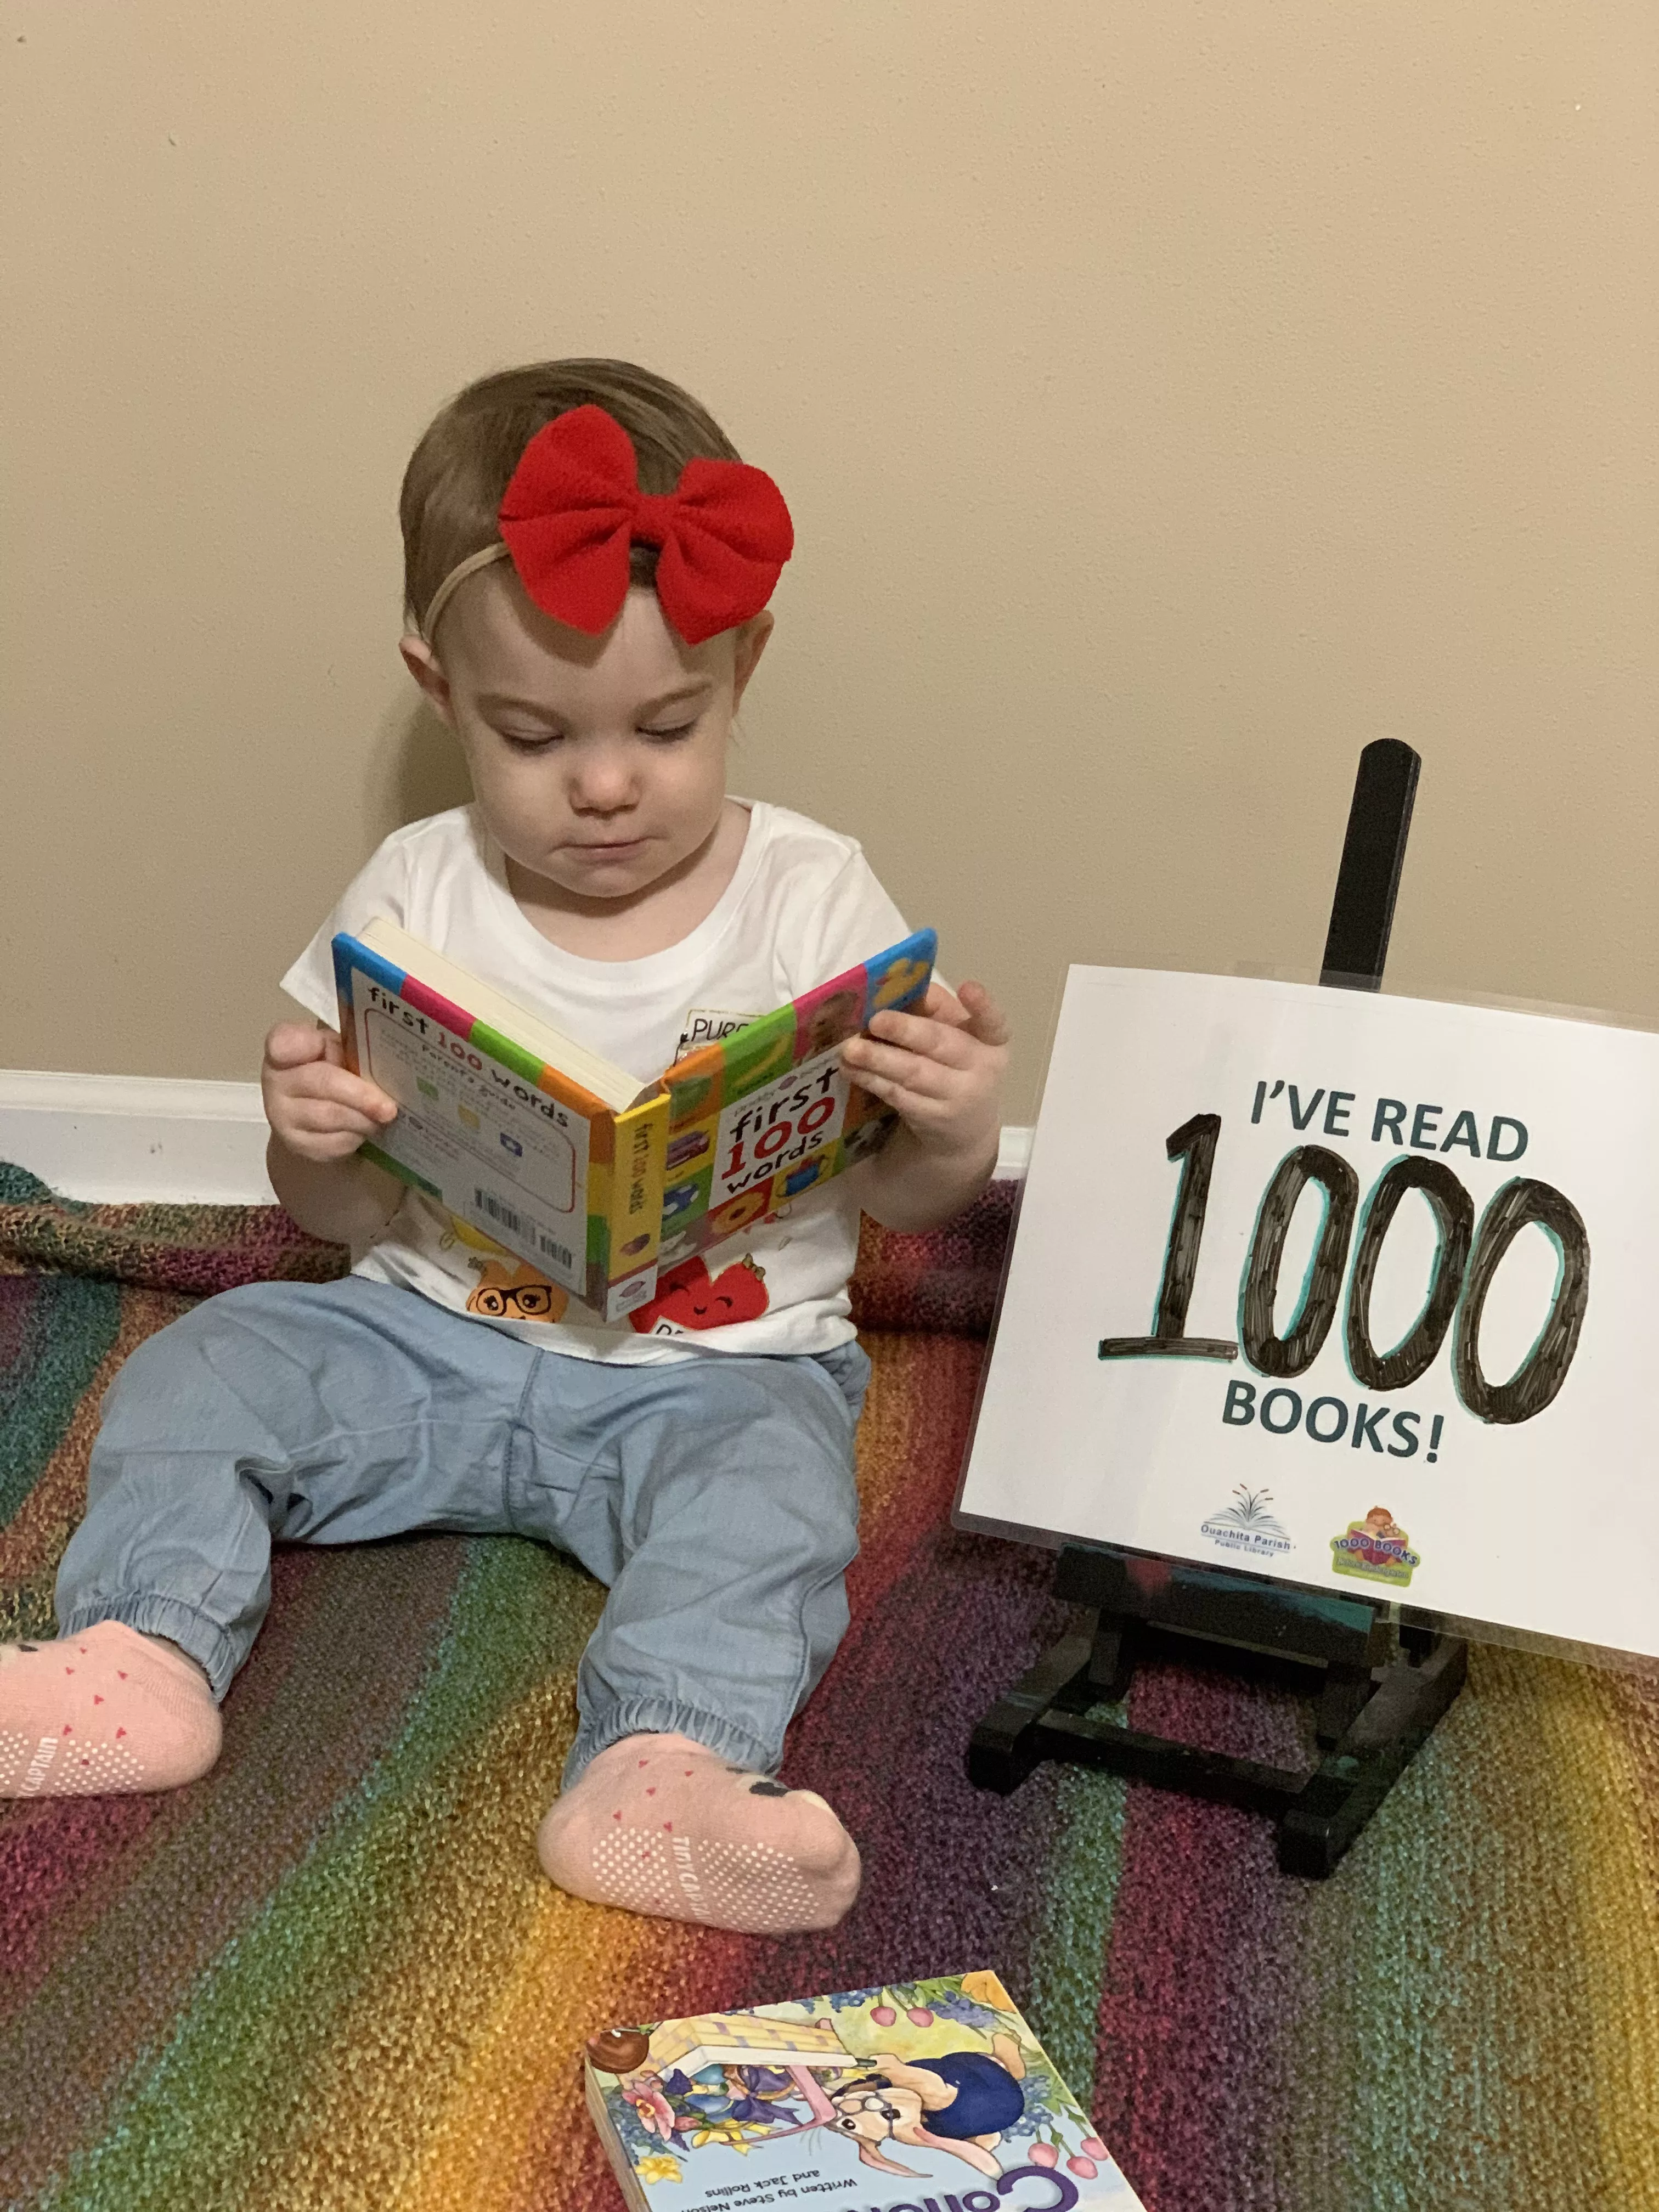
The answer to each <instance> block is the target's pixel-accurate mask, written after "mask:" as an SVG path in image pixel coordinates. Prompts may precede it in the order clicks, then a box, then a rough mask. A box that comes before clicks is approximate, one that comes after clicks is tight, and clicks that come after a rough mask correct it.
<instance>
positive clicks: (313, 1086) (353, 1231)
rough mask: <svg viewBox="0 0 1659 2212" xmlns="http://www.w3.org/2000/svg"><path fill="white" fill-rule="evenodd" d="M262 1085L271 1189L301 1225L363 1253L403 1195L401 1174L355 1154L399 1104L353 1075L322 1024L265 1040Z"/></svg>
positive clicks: (294, 1026)
mask: <svg viewBox="0 0 1659 2212" xmlns="http://www.w3.org/2000/svg"><path fill="white" fill-rule="evenodd" d="M260 1087H261V1089H262V1091H264V1102H265V1118H266V1120H267V1121H269V1122H270V1144H269V1145H268V1146H266V1147H265V1169H266V1172H267V1173H268V1174H269V1176H270V1186H271V1188H272V1189H273V1190H274V1191H275V1192H276V1195H277V1197H278V1198H279V1199H280V1200H282V1202H283V1207H284V1209H285V1210H286V1211H287V1212H289V1214H290V1215H291V1216H292V1217H293V1218H294V1219H295V1221H297V1222H298V1223H299V1225H300V1226H301V1229H305V1230H308V1231H310V1233H311V1235H312V1236H313V1237H325V1238H326V1239H327V1241H328V1242H329V1243H335V1244H349V1245H350V1247H351V1248H352V1249H353V1250H354V1251H361V1250H362V1248H363V1247H364V1246H365V1245H366V1244H367V1243H368V1241H369V1239H370V1238H371V1237H373V1236H374V1233H375V1231H377V1230H380V1229H382V1228H384V1227H385V1225H386V1223H387V1222H388V1221H389V1220H390V1219H391V1218H392V1213H393V1212H394V1210H395V1209H396V1206H397V1204H398V1199H399V1198H400V1197H401V1196H402V1195H403V1185H402V1184H401V1183H400V1182H398V1178H397V1177H396V1176H391V1175H388V1174H387V1173H386V1170H385V1169H384V1168H378V1167H376V1166H375V1164H374V1162H373V1160H364V1159H359V1158H357V1148H358V1146H360V1145H361V1144H362V1141H363V1139H364V1138H365V1137H369V1136H373V1135H374V1133H375V1131H376V1130H378V1129H381V1128H384V1127H385V1126H386V1123H387V1122H388V1121H391V1120H392V1118H393V1116H394V1115H396V1113H397V1111H398V1107H397V1102H396V1101H395V1100H394V1099H392V1098H389V1097H387V1096H386V1092H385V1091H382V1090H381V1089H380V1086H379V1085H378V1084H374V1083H367V1082H364V1081H363V1080H362V1078H361V1077H358V1076H356V1075H354V1074H353V1073H351V1071H350V1069H349V1067H348V1066H346V1064H345V1054H344V1052H343V1049H342V1048H341V1044H340V1040H339V1038H338V1037H337V1036H336V1035H335V1034H334V1032H333V1030H331V1029H327V1028H325V1026H324V1025H323V1024H322V1023H321V1022H319V1023H317V1024H315V1025H314V1026H313V1027H311V1028H307V1026H306V1024H304V1023H303V1022H278V1023H277V1024H276V1028H275V1029H274V1030H272V1031H271V1032H270V1036H268V1037H267V1038H266V1039H265V1057H264V1067H263V1068H262V1069H261V1071H260Z"/></svg>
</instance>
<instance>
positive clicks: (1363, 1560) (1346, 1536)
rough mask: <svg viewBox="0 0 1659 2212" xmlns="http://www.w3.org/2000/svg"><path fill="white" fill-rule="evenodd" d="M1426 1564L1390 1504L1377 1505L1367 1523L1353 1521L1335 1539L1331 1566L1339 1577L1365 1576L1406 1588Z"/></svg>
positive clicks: (1366, 1518) (1333, 1539) (1370, 1513)
mask: <svg viewBox="0 0 1659 2212" xmlns="http://www.w3.org/2000/svg"><path fill="white" fill-rule="evenodd" d="M1422 1564H1423V1562H1422V1559H1421V1558H1420V1557H1419V1554H1418V1553H1415V1552H1413V1550H1412V1548H1411V1547H1410V1545H1409V1544H1408V1543H1407V1541H1406V1532H1405V1530H1404V1529H1403V1528H1401V1527H1400V1526H1399V1525H1398V1523H1397V1522H1395V1517H1394V1516H1393V1514H1392V1513H1390V1512H1389V1509H1388V1507H1387V1506H1386V1505H1373V1506H1372V1508H1371V1510H1370V1512H1369V1513H1368V1514H1367V1515H1366V1516H1365V1517H1364V1520H1363V1521H1350V1522H1349V1523H1348V1525H1347V1528H1346V1529H1345V1530H1344V1532H1343V1534H1341V1535H1340V1536H1333V1537H1332V1539H1331V1566H1332V1569H1333V1571H1334V1572H1335V1573H1337V1574H1339V1575H1363V1576H1364V1577H1365V1579H1366V1581H1367V1582H1373V1583H1395V1584H1396V1585H1397V1586H1398V1587H1399V1588H1400V1589H1404V1588H1405V1587H1406V1584H1407V1583H1408V1582H1410V1580H1411V1578H1412V1570H1413V1568H1414V1567H1420V1566H1421V1565H1422Z"/></svg>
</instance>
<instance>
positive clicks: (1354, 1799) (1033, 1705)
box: [968, 738, 1468, 1875]
mask: <svg viewBox="0 0 1659 2212" xmlns="http://www.w3.org/2000/svg"><path fill="white" fill-rule="evenodd" d="M1420 766H1421V763H1420V762H1419V757H1418V756H1417V754H1416V753H1414V752H1413V750H1412V749H1411V747H1410V746H1409V745H1406V744H1401V743H1400V742H1399V740H1398V739H1396V738H1379V739H1378V740H1377V741H1376V744H1370V745H1367V746H1366V748H1365V750H1364V752H1363V753H1362V754H1361V755H1360V758H1359V773H1358V776H1357V778H1356V779H1355V782H1354V792H1353V804H1352V807H1351V809H1350V810H1349V814H1348V830H1347V836H1346V839H1345V840H1344V842H1343V847H1342V864H1341V867H1340V870H1339V872H1338V875H1337V884H1336V896H1335V899H1334V902H1333V903H1332V907H1331V922H1330V929H1329V931H1328V934H1327V936H1326V939H1325V959H1324V964H1323V966H1322V970H1321V973H1320V978H1319V980H1320V981H1321V983H1322V984H1326V985H1328V986H1330V987H1333V988H1335V989H1341V990H1358V991H1375V990H1376V989H1378V988H1379V987H1381V984H1382V981H1383V963H1384V962H1385V960H1386V959H1387V957H1388V950H1389V933H1390V931H1391V930H1392V928H1393V925H1394V903H1395V892H1396V891H1397V890H1398V889H1399V884H1400V870H1401V863H1402V862H1403V861H1404V859H1405V856H1406V839H1407V835H1408V834H1409V832H1410V829H1411V818H1412V803H1413V799H1415V797H1416V794H1417V776H1418V770H1419V767H1420ZM1054 1590H1055V1595H1057V1596H1058V1597H1060V1598H1063V1599H1066V1600H1067V1601H1070V1602H1071V1603H1073V1604H1075V1605H1081V1606H1086V1607H1088V1608H1089V1612H1090V1616H1091V1617H1090V1618H1089V1619H1088V1620H1087V1621H1086V1623H1085V1625H1084V1626H1080V1627H1079V1628H1078V1629H1076V1630H1075V1631H1073V1632H1072V1633H1071V1634H1069V1635H1066V1636H1063V1637H1061V1638H1060V1641H1059V1642H1058V1643H1057V1644H1054V1646H1053V1648H1052V1649H1051V1650H1048V1652H1046V1653H1045V1654H1044V1656H1042V1658H1041V1659H1040V1660H1039V1661H1038V1662H1037V1663H1036V1666H1035V1667H1033V1668H1031V1669H1030V1672H1029V1673H1027V1674H1024V1675H1023V1676H1022V1677H1021V1679H1020V1680H1018V1682H1017V1683H1016V1684H1015V1685H1014V1686H1013V1688H1012V1689H1011V1690H1010V1691H1009V1692H1007V1694H1006V1696H1005V1697H1003V1698H1001V1699H999V1700H998V1702H997V1704H996V1705H994V1707H993V1708H992V1710H991V1711H990V1712H988V1713H987V1715H986V1717H985V1718H984V1719H983V1720H982V1721H981V1723H980V1724H979V1726H978V1727H977V1728H976V1729H975V1730H974V1733H973V1737H972V1740H971V1741H970V1742H969V1749H968V1772H969V1778H970V1779H971V1780H973V1781H974V1782H976V1783H978V1784H980V1785H981V1787H982V1788H984V1789H987V1790H998V1791H1000V1792H1002V1793H1004V1794H1006V1793H1007V1792H1008V1791H1010V1790H1015V1789H1018V1786H1019V1784H1021V1783H1022V1782H1023V1781H1024V1779H1025V1778H1026V1776H1027V1775H1028V1774H1030V1771H1031V1770H1032V1769H1033V1767H1035V1766H1036V1765H1039V1764H1040V1763H1041V1762H1042V1760H1043V1759H1076V1760H1079V1761H1081V1762H1082V1763H1083V1764H1085V1765H1091V1766H1103V1767H1109V1768H1110V1769H1111V1770H1112V1771H1114V1772H1115V1773H1120V1774H1127V1775H1129V1776H1130V1777H1132V1778H1133V1779H1134V1780H1136V1781H1139V1782H1152V1783H1157V1784H1160V1785H1161V1786H1163V1787H1164V1788H1165V1789H1171V1790H1185V1791H1187V1792H1188V1795H1189V1796H1198V1797H1209V1798H1216V1799H1219V1800H1220V1801H1221V1802H1224V1803H1226V1804H1231V1805H1241V1806H1243V1807H1244V1808H1246V1809H1247V1810H1248V1811H1250V1812H1255V1813H1269V1814H1274V1815H1276V1816H1277V1818H1278V1820H1279V1865H1280V1867H1281V1868H1282V1869H1284V1870H1285V1873H1287V1874H1302V1875H1328V1874H1329V1873H1330V1872H1331V1871H1332V1869H1334V1867H1335V1865H1336V1863H1337V1862H1338V1861H1339V1860H1340V1858H1341V1857H1342V1855H1343V1853H1344V1852H1345V1851H1346V1850H1347V1848H1348V1846H1349V1845H1350V1844H1352V1842H1353V1840H1354V1838H1355V1837H1356V1836H1357V1835H1358V1833H1359V1832H1360V1830H1361V1829H1362V1828H1363V1827H1364V1825H1365V1823H1366V1821H1367V1820H1369V1819H1370V1816H1371V1814H1373V1813H1374V1812H1375V1811H1376V1808H1377V1807H1378V1806H1379V1805H1380V1804H1381V1803H1382V1802H1383V1798H1384V1797H1385V1796H1387V1795H1388V1792H1389V1790H1390V1789H1391V1788H1392V1787H1393V1785H1394V1784H1395V1781H1396V1780H1397V1779H1398V1778H1399V1776H1400V1775H1401V1772H1402V1771H1404V1769H1405V1767H1406V1765H1407V1763H1408V1762H1409V1761H1410V1759H1412V1758H1413V1755H1414V1753H1416V1752H1417V1750H1418V1748H1419V1746H1420V1745H1421V1744H1422V1743H1424V1742H1425V1740H1426V1739H1427V1737H1428V1735H1429V1733H1430V1731H1431V1729H1432V1728H1433V1727H1434V1724H1435V1723H1436V1722H1437V1720H1438V1719H1439V1718H1440V1717H1441V1715H1442V1714H1443V1712H1444V1711H1446V1709H1447V1707H1448V1706H1449V1705H1450V1704H1451V1702H1452V1700H1453V1699H1454V1698H1455V1697H1456V1695H1457V1693H1458V1692H1459V1691H1460V1690H1461V1689H1462V1686H1463V1679H1464V1675H1465V1673H1466V1672H1467V1669H1468V1645H1467V1644H1464V1643H1462V1641H1461V1640H1460V1639H1459V1638H1456V1637H1452V1636H1446V1635H1442V1634H1440V1633H1438V1632H1436V1631H1434V1630H1431V1629H1426V1628H1413V1627H1409V1626H1401V1625H1400V1624H1399V1623H1398V1621H1397V1620H1396V1619H1395V1608H1394V1607H1390V1606H1389V1604H1388V1603H1386V1602H1385V1601H1381V1600H1376V1599H1370V1598H1364V1597H1351V1596H1349V1595H1346V1593H1344V1594H1337V1593H1335V1592H1325V1591H1316V1590H1302V1589H1292V1588H1291V1587H1289V1586H1287V1585H1286V1584H1285V1583H1273V1582H1266V1581H1263V1580H1261V1579H1260V1578H1258V1577H1254V1576H1249V1575H1243V1574H1239V1573H1237V1572H1235V1571H1233V1570H1231V1569H1230V1568H1225V1567H1205V1566H1197V1565H1188V1563H1186V1562H1185V1561H1182V1560H1175V1559H1157V1558H1152V1557H1149V1556H1147V1555H1146V1554H1145V1553H1132V1552H1125V1551H1121V1550H1119V1549H1117V1548H1116V1547H1113V1546H1111V1545H1099V1544H1066V1546H1064V1547H1062V1549H1061V1551H1060V1564H1059V1567H1058V1569H1057V1571H1056V1574H1055V1582H1054ZM1143 1659H1152V1660H1175V1661H1177V1662H1181V1663H1182V1664H1183V1665H1187V1666H1194V1665H1200V1666H1208V1667H1212V1668H1218V1669H1220V1670H1223V1671H1225V1672H1226V1673H1228V1674H1236V1675H1239V1676H1242V1677H1244V1678H1247V1679H1249V1678H1255V1679H1258V1680H1276V1681H1279V1682H1288V1683H1290V1684H1291V1686H1295V1687H1297V1688H1299V1689H1301V1690H1303V1691H1304V1692H1307V1693H1308V1694H1310V1695H1311V1696H1312V1697H1314V1698H1315V1699H1316V1701H1317V1703H1316V1717H1315V1729H1316V1737H1317V1741H1318V1743H1319V1747H1320V1749H1321V1751H1322V1753H1324V1756H1323V1758H1322V1760H1321V1763H1320V1765H1318V1766H1317V1767H1316V1769H1315V1770H1314V1771H1313V1772H1312V1773H1311V1774H1305V1775H1304V1774H1301V1773H1297V1772H1296V1771H1292V1770H1291V1769H1288V1768H1285V1767H1278V1766H1269V1765H1264V1764H1262V1763H1261V1761H1259V1760H1256V1759H1232V1758H1229V1757H1227V1756H1225V1754H1223V1753H1217V1752H1208V1751H1200V1750H1198V1749H1196V1748H1195V1747H1194V1746H1193V1745H1191V1744H1185V1743H1177V1742H1175V1741H1171V1740H1170V1738H1168V1737H1165V1736H1158V1735H1143V1734H1142V1733H1140V1732H1139V1730H1137V1729H1127V1728H1121V1727H1119V1726H1117V1725H1116V1724H1115V1723H1113V1722H1111V1721H1109V1720H1101V1719H1095V1718H1093V1717H1091V1708H1092V1707H1093V1706H1095V1705H1111V1704H1115V1703H1117V1702H1118V1701H1119V1700H1120V1699H1122V1698H1123V1697H1124V1696H1125V1695H1126V1694H1127V1691H1128V1687H1129V1683H1130V1680H1131V1678H1132V1677H1133V1674H1134V1670H1135V1668H1136V1666H1137V1665H1138V1663H1139V1662H1140V1661H1141V1660H1143Z"/></svg>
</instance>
